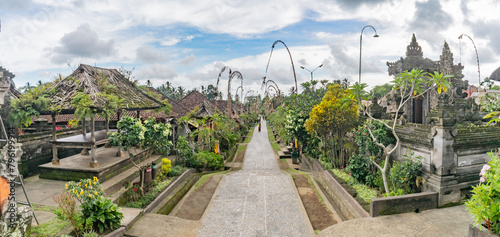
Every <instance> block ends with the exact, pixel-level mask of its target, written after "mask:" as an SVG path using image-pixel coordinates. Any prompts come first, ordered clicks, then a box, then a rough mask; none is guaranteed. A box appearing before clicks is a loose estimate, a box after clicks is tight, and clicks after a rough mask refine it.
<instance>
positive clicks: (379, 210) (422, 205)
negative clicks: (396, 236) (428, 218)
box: [370, 192, 439, 217]
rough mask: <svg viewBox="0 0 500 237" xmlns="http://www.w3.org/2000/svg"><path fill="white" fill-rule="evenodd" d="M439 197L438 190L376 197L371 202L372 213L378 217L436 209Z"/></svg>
mask: <svg viewBox="0 0 500 237" xmlns="http://www.w3.org/2000/svg"><path fill="white" fill-rule="evenodd" d="M438 198H439V194H438V193H437V192H424V193H415V194H408V195H401V196H394V197H384V198H374V199H372V200H371V202H370V215H371V216H372V217H376V216H381V215H392V214H399V213H406V212H420V211H423V210H428V209H434V208H437V207H438Z"/></svg>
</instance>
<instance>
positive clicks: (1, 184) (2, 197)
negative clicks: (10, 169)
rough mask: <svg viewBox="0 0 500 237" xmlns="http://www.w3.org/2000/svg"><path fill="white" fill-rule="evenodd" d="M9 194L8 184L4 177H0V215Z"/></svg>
mask: <svg viewBox="0 0 500 237" xmlns="http://www.w3.org/2000/svg"><path fill="white" fill-rule="evenodd" d="M9 194H10V184H9V182H8V180H7V179H6V178H5V177H0V216H1V215H2V213H3V209H4V208H5V205H6V204H7V200H8V198H9Z"/></svg>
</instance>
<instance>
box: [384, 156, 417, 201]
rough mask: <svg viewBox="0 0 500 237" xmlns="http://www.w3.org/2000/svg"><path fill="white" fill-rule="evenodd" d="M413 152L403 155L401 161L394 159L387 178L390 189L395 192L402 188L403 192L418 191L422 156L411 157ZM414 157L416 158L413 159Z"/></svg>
mask: <svg viewBox="0 0 500 237" xmlns="http://www.w3.org/2000/svg"><path fill="white" fill-rule="evenodd" d="M413 154H414V152H413V151H411V150H410V152H409V153H408V154H407V155H405V157H406V160H404V161H403V162H397V161H394V164H393V165H392V168H391V170H390V171H389V173H390V178H389V181H390V182H389V183H390V190H391V191H394V192H397V190H399V189H402V190H403V191H404V193H405V194H409V193H414V192H418V191H419V186H420V185H419V182H420V180H421V179H422V178H421V176H420V175H421V173H422V171H421V170H422V162H421V159H422V157H417V158H413ZM415 159H416V160H415Z"/></svg>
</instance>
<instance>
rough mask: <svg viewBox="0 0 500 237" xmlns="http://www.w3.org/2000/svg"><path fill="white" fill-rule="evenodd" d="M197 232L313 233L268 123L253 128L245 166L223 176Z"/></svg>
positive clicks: (269, 234)
mask: <svg viewBox="0 0 500 237" xmlns="http://www.w3.org/2000/svg"><path fill="white" fill-rule="evenodd" d="M219 186H220V187H219V190H218V193H217V194H216V197H215V199H214V201H213V202H212V204H211V206H210V207H209V208H210V209H209V210H208V213H207V214H206V217H205V218H204V220H203V223H202V226H201V229H200V232H199V234H198V236H310V235H314V233H313V232H312V228H311V227H310V224H309V221H308V220H307V219H306V217H305V211H304V210H303V207H302V203H301V202H300V197H299V196H298V194H297V192H296V190H295V188H294V184H293V180H292V178H291V177H290V175H288V174H286V173H284V172H282V171H281V170H280V169H279V167H278V164H277V163H276V158H275V156H274V153H273V150H272V147H271V144H270V143H269V138H268V136H267V127H266V124H265V122H264V123H262V131H261V132H258V130H257V129H255V130H254V133H253V136H252V141H251V142H250V144H248V148H247V151H246V153H245V160H244V166H243V169H242V170H240V171H239V172H236V173H234V174H231V175H227V176H225V177H224V178H223V180H222V181H221V183H220V185H219Z"/></svg>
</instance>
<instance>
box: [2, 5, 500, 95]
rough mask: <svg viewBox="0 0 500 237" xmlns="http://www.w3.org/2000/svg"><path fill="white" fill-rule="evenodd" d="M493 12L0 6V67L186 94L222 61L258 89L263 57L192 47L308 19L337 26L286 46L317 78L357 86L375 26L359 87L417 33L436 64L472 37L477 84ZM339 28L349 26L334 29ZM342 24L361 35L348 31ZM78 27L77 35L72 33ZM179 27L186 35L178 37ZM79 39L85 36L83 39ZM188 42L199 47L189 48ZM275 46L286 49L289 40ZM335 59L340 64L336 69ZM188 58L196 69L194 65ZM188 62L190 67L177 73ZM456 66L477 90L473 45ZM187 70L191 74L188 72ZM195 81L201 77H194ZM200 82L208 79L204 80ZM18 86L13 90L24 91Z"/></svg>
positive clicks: (490, 60)
mask: <svg viewBox="0 0 500 237" xmlns="http://www.w3.org/2000/svg"><path fill="white" fill-rule="evenodd" d="M27 3H29V4H27ZM436 3H437V4H439V6H440V8H439V7H437V5H436ZM429 6H430V7H432V10H433V11H430V12H429V14H425V11H423V10H422V9H425V8H429ZM75 9H77V10H75ZM418 9H420V10H418ZM437 10H439V11H437ZM419 12H420V13H419ZM422 12H423V13H422ZM498 12H500V3H498V2H497V1H495V0H485V1H482V2H481V4H476V3H472V2H467V1H465V0H462V1H460V2H458V1H456V0H445V1H439V2H437V1H435V0H426V1H421V0H418V1H398V2H396V1H393V0H388V1H383V0H376V1H368V0H366V1H348V0H337V1H331V0H315V1H305V0H285V1H280V2H270V1H267V0H256V1H242V0H237V1H229V0H215V1H198V0H186V1H163V0H150V1H148V2H147V3H144V2H141V1H135V0H86V1H78V0H73V1H63V0H32V1H13V0H2V1H1V2H0V15H2V32H1V35H0V36H1V37H0V58H1V62H2V66H4V67H7V68H8V69H9V70H10V71H13V72H14V73H16V75H18V77H16V80H21V81H22V80H25V81H27V80H31V78H28V77H24V75H36V74H37V72H38V71H54V72H67V71H68V68H67V67H66V66H64V65H63V64H61V63H64V62H66V61H67V60H71V64H77V63H78V62H83V63H88V64H94V63H97V64H98V65H103V64H105V65H110V64H118V65H121V64H126V65H127V66H130V67H134V66H136V67H137V68H138V69H140V70H139V71H141V70H142V71H141V73H142V75H141V76H144V77H149V78H155V80H158V83H159V82H161V80H166V79H167V78H170V79H169V80H173V83H179V85H185V86H186V88H191V87H192V86H193V85H199V84H200V83H208V82H211V81H213V80H214V77H216V75H217V74H218V71H217V70H218V69H217V68H219V69H220V67H215V66H214V65H215V64H216V63H215V62H217V61H219V60H221V58H223V59H224V60H225V61H224V62H226V63H228V64H231V65H232V66H233V67H240V70H241V71H242V72H244V73H245V74H248V76H245V75H244V76H245V80H246V82H247V81H248V82H249V83H250V82H251V83H250V85H253V86H257V87H258V85H259V83H260V82H259V80H260V77H262V76H263V74H264V73H263V71H264V70H265V65H266V63H267V57H268V56H269V53H268V52H265V53H262V51H259V50H260V49H257V50H256V51H255V52H256V53H254V54H255V55H252V54H250V55H248V56H247V57H244V56H241V54H238V52H239V51H240V50H241V48H238V47H237V46H236V45H229V46H227V47H225V46H224V47H223V48H227V49H228V50H227V52H226V51H224V50H221V51H223V52H221V53H220V54H213V53H205V52H206V51H208V50H206V49H207V48H210V47H211V45H210V44H207V45H200V44H199V43H198V42H200V41H201V42H211V41H212V40H213V39H210V40H208V41H202V40H203V37H205V36H206V35H207V34H210V37H213V36H214V35H215V36H216V37H227V36H228V35H229V36H237V37H242V38H245V39H254V38H255V39H260V38H261V37H265V34H266V33H270V32H271V33H270V34H272V35H278V36H283V35H285V36H290V37H293V36H294V35H296V34H301V33H302V32H300V30H303V29H293V27H292V28H287V29H286V30H287V31H291V32H289V34H281V33H283V32H281V30H283V29H284V28H285V27H287V26H290V25H293V24H296V23H300V22H301V21H303V20H307V21H308V22H309V23H308V24H314V21H321V22H328V24H330V23H332V25H333V26H334V27H335V28H334V32H329V31H328V29H318V30H317V32H316V33H315V34H314V33H313V34H312V35H313V38H314V41H313V42H318V40H319V41H320V43H319V45H317V46H311V45H312V44H314V43H311V42H308V41H305V40H304V41H300V40H298V39H296V38H293V39H294V40H295V42H294V45H295V46H296V47H292V48H293V50H292V54H293V56H294V59H295V60H296V61H295V62H296V63H297V64H299V65H300V64H310V65H305V66H306V67H308V66H309V67H312V68H314V67H315V66H316V65H319V64H320V63H322V62H325V66H324V68H321V69H318V70H317V71H316V72H315V74H314V75H315V78H316V76H317V77H324V78H335V79H341V78H340V77H348V78H350V79H352V80H355V79H356V78H357V70H356V69H357V63H358V60H359V33H360V32H359V31H360V30H361V28H362V27H363V26H364V25H367V24H371V25H373V26H374V27H375V28H376V29H377V31H378V33H379V35H380V38H377V39H373V38H371V37H370V38H369V37H368V36H369V34H368V33H367V32H365V35H364V37H363V54H362V57H363V59H362V63H363V64H362V68H363V80H364V79H365V78H366V80H367V82H370V83H372V84H376V83H385V82H386V81H388V80H390V78H389V77H388V75H387V72H386V71H387V67H386V66H385V62H386V61H395V60H397V59H399V57H401V56H404V53H405V51H406V45H407V44H408V43H409V41H410V39H411V34H412V33H416V36H417V38H418V42H419V43H420V45H421V46H422V47H423V50H424V56H425V57H429V58H431V59H433V60H438V59H439V55H440V54H441V48H442V45H443V42H444V40H446V41H447V42H448V43H449V44H450V47H451V48H452V51H453V53H454V55H455V62H456V63H458V62H459V58H460V50H459V47H458V39H457V37H458V35H460V34H462V33H467V34H469V35H470V36H471V37H472V38H473V39H474V41H475V43H476V46H477V48H478V53H479V57H480V61H481V72H482V73H481V74H482V77H483V78H484V77H485V76H488V75H489V74H490V73H491V72H492V71H493V70H494V69H496V68H497V67H498V66H500V65H498V63H497V62H499V59H500V57H499V56H498V55H499V53H498V52H500V47H499V46H498V45H499V44H496V41H495V39H496V38H498V37H497V36H498V33H496V32H498V31H496V30H495V29H496V28H498V27H497V26H498V24H497V23H496V22H497V19H496V18H495V16H496V15H498V14H497V13H498ZM436 14H437V15H436ZM424 15H425V17H428V18H429V16H434V17H430V18H432V19H431V21H426V19H427V18H425V17H424ZM439 19H441V20H439ZM336 20H342V21H345V22H349V24H345V25H344V24H343V23H342V25H339V24H340V23H338V22H335V21H336ZM433 21H434V22H433ZM353 22H354V23H353ZM436 22H437V23H436ZM85 23H87V24H88V25H87V26H88V27H86V25H85ZM356 24H358V26H356ZM440 24H441V25H440ZM298 25H300V24H297V26H298ZM347 25H349V26H351V25H354V26H355V27H358V28H357V29H347ZM77 26H80V27H78V29H77V30H75V28H76V27H77ZM185 27H189V29H190V30H188V31H183V29H184V28H185ZM495 27H496V28H495ZM191 30H192V31H191ZM293 30H297V31H296V32H295V31H293ZM82 32H84V33H85V34H80V33H82ZM72 36H74V37H73V38H72ZM76 36H82V37H76ZM195 37H196V39H197V40H193V39H194V38H195ZM365 37H366V38H365ZM198 39H200V41H198ZM281 39H283V40H284V41H285V42H287V40H289V39H290V38H286V37H285V38H281ZM184 41H187V42H190V41H192V42H191V43H193V44H194V46H193V47H192V49H188V48H184V47H182V46H184V45H185V44H181V43H180V42H184ZM213 41H217V39H215V40H213ZM89 42H94V43H89ZM271 42H272V41H271ZM76 45H83V46H84V47H76ZM144 45H148V46H150V47H154V46H155V45H162V46H163V47H159V48H162V50H156V51H155V50H148V49H144V51H141V52H139V51H138V48H140V47H141V46H144ZM329 45H335V46H336V47H337V48H336V49H338V50H339V52H338V53H337V52H336V51H335V52H333V54H332V51H331V48H330V47H329ZM314 47H316V48H314ZM313 48H314V49H313ZM151 49H153V48H151ZM278 49H281V48H280V47H277V50H276V51H275V52H274V54H273V59H272V60H271V67H270V71H269V74H268V76H269V78H271V77H273V78H275V80H276V81H279V82H280V83H282V84H283V87H289V86H292V85H293V84H294V83H291V81H293V79H290V78H291V77H293V75H292V74H291V67H290V65H289V59H288V56H287V54H286V53H285V52H279V50H278ZM302 49H303V50H302ZM190 50H192V51H190ZM200 51H201V52H200ZM159 52H162V53H159ZM167 52H168V54H167ZM155 53H156V54H155ZM195 54H196V57H194V55H195ZM185 55H189V56H187V57H185ZM190 55H192V56H193V57H191V56H190ZM231 55H238V56H237V58H234V59H230V58H231V57H233V56H231ZM167 56H170V57H172V59H175V62H178V64H174V63H172V65H169V66H165V65H163V64H158V63H159V62H161V61H162V59H163V60H165V61H166V59H168V58H166V57H167ZM183 57H185V58H183ZM234 57H236V56H234ZM341 57H344V59H345V60H344V61H342V60H339V58H341ZM193 58H196V60H195V61H191V60H192V59H193ZM228 58H229V59H228ZM246 60H248V61H246ZM189 61H191V62H190V64H189V67H188V66H186V65H185V64H183V63H187V62H189ZM211 62H213V63H211ZM141 63H147V64H150V65H142V64H141ZM462 63H463V64H464V66H465V69H464V74H465V76H466V78H465V79H470V80H471V81H472V80H474V81H476V79H477V64H476V63H475V53H474V50H473V47H472V46H471V45H470V42H467V43H465V42H462ZM200 64H205V65H200ZM299 65H296V67H297V68H296V70H297V74H298V76H297V78H298V80H300V81H305V80H307V79H308V78H309V75H308V73H307V72H306V71H304V70H300V68H298V66H299ZM168 67H170V68H168ZM174 67H175V70H174ZM194 68H198V70H197V71H196V72H193V71H188V70H193V69H194ZM49 69H50V70H49ZM365 70H366V71H365ZM159 72H162V73H159ZM178 72H179V74H177V73H178ZM212 73H213V74H215V76H214V75H212ZM42 74H44V73H42ZM195 74H197V75H198V76H200V78H194V77H195ZM202 74H203V75H206V76H205V77H203V76H201V75H202ZM365 74H366V75H365ZM44 75H45V74H44ZM165 75H169V76H165ZM202 78H204V79H206V80H207V81H206V82H205V81H203V80H202ZM247 78H248V80H247ZM25 81H24V82H21V83H18V84H24V83H25ZM246 82H245V83H246ZM299 83H300V82H299Z"/></svg>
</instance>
